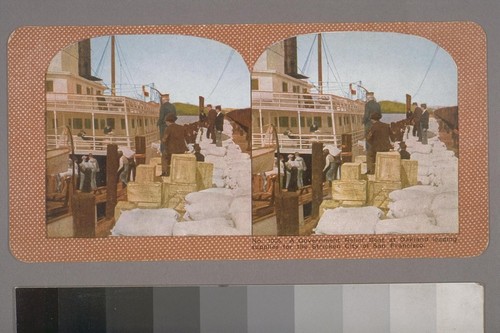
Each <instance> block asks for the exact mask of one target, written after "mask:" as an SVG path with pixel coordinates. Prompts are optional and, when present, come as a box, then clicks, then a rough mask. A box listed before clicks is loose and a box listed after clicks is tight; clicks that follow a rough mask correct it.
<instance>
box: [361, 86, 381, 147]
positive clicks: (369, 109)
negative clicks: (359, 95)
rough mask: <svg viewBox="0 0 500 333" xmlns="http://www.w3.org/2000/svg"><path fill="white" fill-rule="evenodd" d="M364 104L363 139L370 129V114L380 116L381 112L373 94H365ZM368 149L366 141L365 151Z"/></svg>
mask: <svg viewBox="0 0 500 333" xmlns="http://www.w3.org/2000/svg"><path fill="white" fill-rule="evenodd" d="M366 100H367V102H366V104H365V114H364V116H363V124H364V125H365V137H366V135H367V134H368V132H369V131H370V127H371V126H372V122H371V116H372V114H375V113H376V114H379V115H382V110H381V109H380V104H378V103H377V101H376V100H375V94H374V93H373V92H371V91H370V92H367V93H366ZM368 149H369V143H368V140H367V141H366V150H368Z"/></svg>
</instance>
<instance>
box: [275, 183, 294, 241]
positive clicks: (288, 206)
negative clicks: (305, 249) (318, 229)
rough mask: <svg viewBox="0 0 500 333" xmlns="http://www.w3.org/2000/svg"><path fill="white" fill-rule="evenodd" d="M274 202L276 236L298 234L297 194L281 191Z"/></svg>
mask: <svg viewBox="0 0 500 333" xmlns="http://www.w3.org/2000/svg"><path fill="white" fill-rule="evenodd" d="M277 199H278V200H277V202H276V222H277V225H278V236H298V235H299V194H298V193H297V192H281V195H280V196H278V198H277Z"/></svg>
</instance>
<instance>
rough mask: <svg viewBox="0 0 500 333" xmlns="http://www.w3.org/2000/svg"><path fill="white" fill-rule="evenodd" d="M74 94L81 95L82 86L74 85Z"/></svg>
mask: <svg viewBox="0 0 500 333" xmlns="http://www.w3.org/2000/svg"><path fill="white" fill-rule="evenodd" d="M76 93H77V94H81V93H82V85H81V84H77V85H76Z"/></svg>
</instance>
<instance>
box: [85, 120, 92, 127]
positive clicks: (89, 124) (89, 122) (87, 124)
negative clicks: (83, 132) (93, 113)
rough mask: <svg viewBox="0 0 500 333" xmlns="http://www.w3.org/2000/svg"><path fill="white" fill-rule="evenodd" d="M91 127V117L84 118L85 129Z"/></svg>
mask: <svg viewBox="0 0 500 333" xmlns="http://www.w3.org/2000/svg"><path fill="white" fill-rule="evenodd" d="M91 128H92V119H85V129H91Z"/></svg>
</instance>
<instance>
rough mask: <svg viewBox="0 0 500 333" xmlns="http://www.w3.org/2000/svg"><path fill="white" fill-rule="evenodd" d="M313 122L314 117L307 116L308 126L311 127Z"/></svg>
mask: <svg viewBox="0 0 500 333" xmlns="http://www.w3.org/2000/svg"><path fill="white" fill-rule="evenodd" d="M312 124H313V119H312V118H309V117H308V118H307V127H311V126H312Z"/></svg>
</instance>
